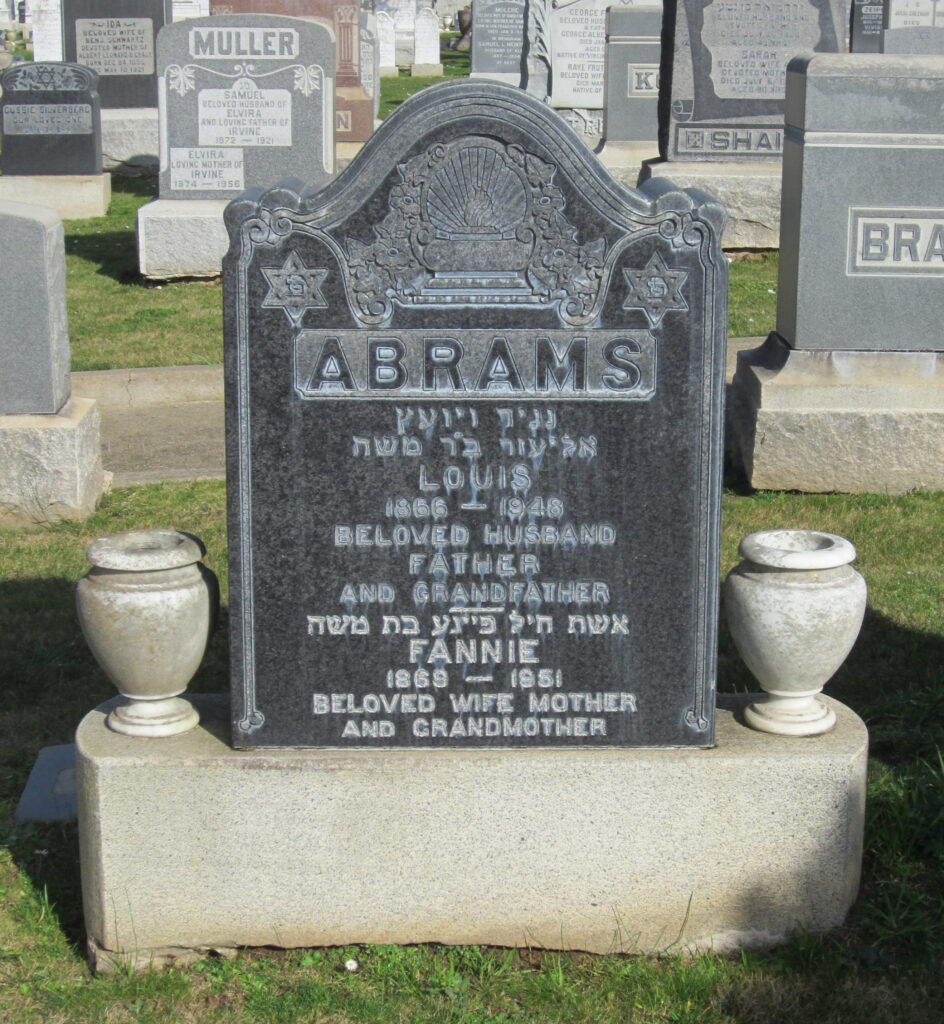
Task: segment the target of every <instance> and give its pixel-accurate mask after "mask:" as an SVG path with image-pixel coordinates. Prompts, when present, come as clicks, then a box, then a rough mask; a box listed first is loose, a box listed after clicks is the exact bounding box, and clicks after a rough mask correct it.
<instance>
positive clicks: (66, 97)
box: [0, 63, 102, 174]
mask: <svg viewBox="0 0 944 1024" xmlns="http://www.w3.org/2000/svg"><path fill="white" fill-rule="evenodd" d="M96 81H97V75H96V74H95V72H94V71H90V70H89V69H88V68H83V67H80V66H79V65H78V64H60V63H57V64H42V63H40V64H34V63H24V64H17V65H15V66H14V67H10V68H7V70H6V71H4V72H3V74H2V75H0V90H2V92H3V99H2V101H0V131H2V137H3V139H2V148H0V173H3V174H101V172H102V118H101V106H100V103H99V99H98V93H97V92H96V90H95V85H96Z"/></svg>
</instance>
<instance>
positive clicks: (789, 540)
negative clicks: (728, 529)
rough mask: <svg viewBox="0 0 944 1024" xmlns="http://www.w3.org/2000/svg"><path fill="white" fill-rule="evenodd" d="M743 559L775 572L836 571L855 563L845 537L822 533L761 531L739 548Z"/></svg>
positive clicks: (852, 548) (853, 553)
mask: <svg viewBox="0 0 944 1024" xmlns="http://www.w3.org/2000/svg"><path fill="white" fill-rule="evenodd" d="M738 551H739V552H740V555H741V557H742V558H746V559H747V560H748V561H749V562H753V563H754V564H755V565H763V566H767V567H769V568H774V569H796V570H801V571H802V570H807V571H810V570H816V569H836V568H839V567H840V566H843V565H848V564H849V563H850V562H852V561H854V560H855V557H856V549H855V547H854V546H853V545H852V543H851V542H850V541H848V540H846V538H845V537H840V536H838V535H837V534H835V533H824V532H823V531H821V530H761V531H759V532H758V533H752V534H749V535H748V536H747V537H745V538H744V539H743V540H742V541H741V543H740V544H739V545H738Z"/></svg>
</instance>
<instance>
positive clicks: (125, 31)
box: [62, 0, 173, 170]
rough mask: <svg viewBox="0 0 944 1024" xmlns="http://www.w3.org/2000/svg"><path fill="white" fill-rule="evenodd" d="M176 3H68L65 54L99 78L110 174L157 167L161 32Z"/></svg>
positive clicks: (140, 0) (84, 0)
mask: <svg viewBox="0 0 944 1024" xmlns="http://www.w3.org/2000/svg"><path fill="white" fill-rule="evenodd" d="M172 13H173V12H172V7H171V0H62V38H63V54H64V56H65V59H66V60H67V61H74V62H75V63H76V64H82V65H84V66H85V67H89V68H91V69H92V70H93V71H95V72H96V73H97V74H98V92H99V95H100V96H101V103H102V158H103V166H104V167H105V169H106V170H111V169H114V168H119V167H126V166H127V167H140V166H143V167H152V166H154V165H156V164H157V146H158V140H157V74H156V72H157V63H156V40H157V33H158V32H159V31H160V30H161V28H162V27H163V26H164V25H165V24H170V22H171V20H172Z"/></svg>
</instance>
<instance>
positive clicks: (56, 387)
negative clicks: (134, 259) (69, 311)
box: [0, 202, 71, 416]
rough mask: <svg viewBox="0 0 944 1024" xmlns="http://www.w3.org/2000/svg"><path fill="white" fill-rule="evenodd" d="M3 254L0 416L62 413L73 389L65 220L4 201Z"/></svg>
mask: <svg viewBox="0 0 944 1024" xmlns="http://www.w3.org/2000/svg"><path fill="white" fill-rule="evenodd" d="M0 252H2V253H4V254H5V256H4V259H3V260H0V294H2V295H3V296H4V315H3V324H2V326H0V415H2V416H7V415H11V414H13V415H23V414H31V413H45V414H50V413H57V412H59V410H60V409H61V408H62V406H63V405H64V404H65V403H66V401H67V400H68V398H69V393H70V390H71V385H70V381H69V327H68V320H67V316H66V263H65V244H64V241H63V233H62V221H61V220H60V219H59V217H58V216H56V214H55V213H53V212H52V210H47V209H44V208H41V207H35V206H25V205H20V204H19V203H5V202H0ZM14 252H15V253H16V259H11V258H10V254H11V253H14Z"/></svg>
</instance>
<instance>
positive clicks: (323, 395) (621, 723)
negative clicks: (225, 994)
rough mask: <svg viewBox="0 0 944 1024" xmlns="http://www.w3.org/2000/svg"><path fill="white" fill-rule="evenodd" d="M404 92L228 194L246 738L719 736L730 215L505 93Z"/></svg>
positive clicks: (235, 641)
mask: <svg viewBox="0 0 944 1024" xmlns="http://www.w3.org/2000/svg"><path fill="white" fill-rule="evenodd" d="M400 113H401V114H402V116H400V117H397V118H395V119H394V120H393V121H391V122H387V123H386V124H385V125H384V127H383V128H382V129H381V130H380V131H379V132H378V134H377V135H375V137H374V138H373V139H372V140H371V141H370V142H369V143H368V145H367V146H366V147H365V148H364V150H363V151H362V152H361V153H360V154H359V156H358V157H357V158H356V162H355V163H354V164H353V165H352V166H351V168H350V169H349V171H348V172H347V173H345V174H344V176H343V177H341V178H339V179H338V180H337V182H336V183H335V184H334V185H332V187H331V188H330V189H329V190H327V192H324V193H321V195H322V196H327V195H328V193H330V198H329V199H323V200H319V196H318V195H317V194H316V195H314V196H312V198H311V199H309V200H307V201H305V202H302V201H300V200H299V197H298V196H296V195H294V194H293V193H291V192H288V191H285V190H277V191H275V192H273V193H271V194H269V195H268V196H265V197H263V198H262V199H261V200H259V201H258V202H256V201H253V199H252V198H251V197H247V198H244V199H240V200H238V201H236V202H234V203H232V204H230V206H229V208H228V210H227V222H228V226H229V230H230V237H231V240H232V244H231V248H230V250H229V253H228V254H227V257H226V261H225V263H224V296H225V300H224V304H225V358H226V368H225V373H226V396H227V479H228V485H227V490H228V502H229V505H228V507H229V540H230V555H229V558H230V561H229V564H230V582H231V590H230V614H231V619H230V622H231V634H230V635H231V641H232V647H231V658H232V662H231V664H232V673H231V677H232V680H233V742H234V745H235V746H237V747H251V746H262V747H266V746H284V745H288V746H334V747H336V746H342V747H351V746H353V747H361V746H365V745H367V746H369V747H379V746H386V745H395V746H435V747H456V746H466V745H473V746H474V745H491V746H501V747H507V746H518V747H536V746H551V745H554V746H559V745H575V744H576V745H589V746H595V747H598V746H606V745H629V746H661V745H668V746H673V745H682V746H689V745H690V746H710V745H711V743H712V722H713V708H714V696H713V691H714V671H715V635H716V615H717V587H718V579H717V572H718V568H717V567H718V560H719V558H718V540H717V535H718V523H719V519H718V516H719V504H718V503H719V493H720V492H719V487H720V468H721V422H720V413H721V392H722V386H723V378H724V324H725V295H726V264H725V259H724V256H723V254H722V252H721V249H720V245H719V240H720V233H721V225H722V221H723V212H722V210H721V208H720V207H719V206H718V205H717V204H715V203H713V202H711V201H707V200H704V198H703V197H701V198H698V199H696V198H695V197H690V196H688V195H687V194H684V193H681V192H677V191H674V190H673V189H672V186H670V185H668V184H667V183H665V182H663V183H662V184H653V185H652V186H651V187H650V189H649V191H648V192H645V193H635V192H630V191H628V190H625V189H622V188H621V187H620V186H618V185H616V184H615V183H613V182H612V181H611V180H610V179H609V178H608V177H607V176H606V174H605V172H603V171H602V170H601V169H600V167H599V165H598V164H597V163H596V161H595V158H594V157H593V156H592V154H590V153H589V151H588V150H587V149H586V146H585V145H584V144H583V143H582V142H581V141H580V140H579V139H578V138H577V137H576V136H575V135H574V134H573V133H572V132H571V131H570V130H569V129H568V128H567V127H566V126H565V125H564V124H563V123H562V122H561V120H560V119H559V118H558V117H557V116H556V115H555V114H554V112H553V111H552V110H550V108H548V107H547V106H546V105H545V104H543V103H541V102H539V101H537V100H535V99H534V98H532V97H529V96H527V94H525V93H522V92H521V91H520V90H517V89H514V88H512V87H510V86H505V85H501V84H499V83H481V84H480V83H470V82H463V83H457V84H454V85H453V84H450V85H443V86H440V87H438V88H434V89H430V90H424V91H423V92H422V93H420V94H419V95H418V96H416V97H414V98H412V99H411V100H409V101H408V104H405V105H404V107H403V108H401V111H400ZM384 129H386V130H384ZM339 466H344V467H345V469H344V472H343V473H341V474H339V472H338V467H339Z"/></svg>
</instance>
